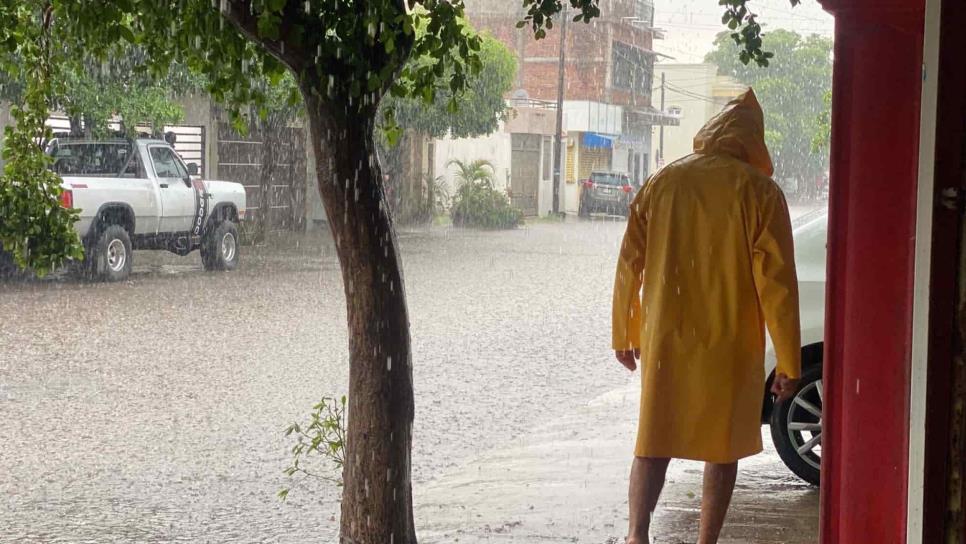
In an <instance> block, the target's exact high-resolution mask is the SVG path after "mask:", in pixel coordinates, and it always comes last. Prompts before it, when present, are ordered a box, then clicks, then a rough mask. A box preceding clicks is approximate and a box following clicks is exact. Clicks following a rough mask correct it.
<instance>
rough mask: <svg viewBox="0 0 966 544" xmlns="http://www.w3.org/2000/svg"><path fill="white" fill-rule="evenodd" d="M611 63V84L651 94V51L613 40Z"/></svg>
mask: <svg viewBox="0 0 966 544" xmlns="http://www.w3.org/2000/svg"><path fill="white" fill-rule="evenodd" d="M611 64H612V65H613V74H614V75H613V77H612V79H611V86H613V87H614V88H615V89H625V90H628V91H631V92H634V93H637V94H643V95H650V94H651V82H652V77H653V76H654V58H653V56H652V55H651V53H649V52H647V51H644V50H643V49H640V48H638V47H633V46H631V45H627V44H625V43H621V42H614V43H613V53H612V54H611Z"/></svg>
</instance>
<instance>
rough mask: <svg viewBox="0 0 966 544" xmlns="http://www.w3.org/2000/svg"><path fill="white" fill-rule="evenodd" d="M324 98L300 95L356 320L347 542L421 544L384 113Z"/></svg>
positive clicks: (310, 88)
mask: <svg viewBox="0 0 966 544" xmlns="http://www.w3.org/2000/svg"><path fill="white" fill-rule="evenodd" d="M324 88H325V87H324V86H322V85H321V84H319V85H314V84H305V83H303V89H302V91H303V96H304V97H305V102H306V114H307V117H308V121H309V129H310V134H311V138H312V148H313V152H314V153H315V157H316V168H317V173H318V180H319V181H318V182H319V192H320V194H321V195H322V202H323V204H324V206H325V211H326V214H327V216H328V218H329V224H330V225H331V228H332V234H333V237H334V239H335V245H336V250H337V253H338V255H339V262H340V264H341V267H342V279H343V282H344V289H345V297H346V305H347V310H348V322H349V364H350V368H349V394H348V396H349V416H348V430H347V444H346V460H345V466H344V468H343V480H344V484H345V487H344V489H343V495H342V521H341V538H342V542H343V543H352V544H414V543H415V542H416V533H415V528H414V524H413V513H412V486H411V480H410V456H411V445H412V422H413V383H412V361H411V356H410V338H409V317H408V313H407V309H406V297H405V292H404V287H403V276H402V268H401V264H400V261H399V256H398V254H397V246H396V236H395V232H394V230H393V227H392V222H391V220H390V215H389V213H388V209H387V207H386V205H385V202H384V199H383V187H382V174H381V170H380V167H379V163H378V160H377V156H376V146H375V142H374V141H373V133H372V130H373V127H374V125H375V117H376V107H375V104H368V105H360V104H359V100H357V99H356V100H349V99H345V100H340V101H336V100H333V101H332V102H325V101H324V100H323V99H321V98H320V96H323V95H322V94H320V93H319V90H320V89H324ZM336 104H337V105H336ZM347 104H350V106H348V107H346V105H347Z"/></svg>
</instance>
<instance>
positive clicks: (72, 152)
mask: <svg viewBox="0 0 966 544" xmlns="http://www.w3.org/2000/svg"><path fill="white" fill-rule="evenodd" d="M132 154H133V151H132V146H131V144H130V143H129V142H57V143H55V144H53V145H52V147H51V149H50V155H51V157H52V158H53V166H52V168H53V170H54V172H57V173H58V174H60V175H62V176H99V177H117V176H120V175H121V173H122V172H121V170H123V169H125V166H126V165H127V164H128V162H129V161H128V159H130V158H131V155H132ZM135 171H137V170H135Z"/></svg>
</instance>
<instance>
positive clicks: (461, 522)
mask: <svg viewBox="0 0 966 544" xmlns="http://www.w3.org/2000/svg"><path fill="white" fill-rule="evenodd" d="M635 378H636V375H635ZM635 381H636V380H635ZM638 395H639V387H638V386H636V385H629V386H626V387H624V388H621V389H619V390H616V391H612V392H610V393H607V394H605V395H602V396H600V397H598V398H595V399H592V400H590V401H589V402H588V401H586V400H581V401H579V402H575V403H574V410H573V411H572V412H571V414H570V415H569V416H568V417H565V418H562V419H560V420H558V421H554V422H551V423H548V424H547V425H545V426H543V427H541V428H538V429H535V430H534V432H533V433H531V434H530V435H528V436H527V437H525V438H522V439H520V440H518V441H516V444H515V445H513V446H512V447H509V448H507V449H503V450H497V451H485V452H482V453H481V455H480V456H479V457H478V458H477V459H475V460H474V461H473V462H470V463H468V464H466V465H465V466H464V467H462V468H461V469H458V470H456V471H454V472H451V473H449V474H446V475H444V476H442V477H440V478H438V479H436V480H435V481H433V482H431V483H429V484H427V485H424V486H420V487H418V488H417V489H415V490H414V491H415V493H416V496H415V501H416V521H417V527H419V528H420V531H419V537H420V541H421V542H424V543H427V544H430V543H444V542H445V543H452V542H460V543H474V542H494V543H501V542H519V543H539V542H591V543H601V544H603V543H622V542H623V535H624V533H625V531H626V528H627V498H626V496H627V475H628V471H629V468H630V462H631V449H632V447H633V440H634V435H635V431H636V425H637V406H638ZM762 431H763V433H764V434H763V439H764V441H765V444H766V450H765V452H764V453H763V454H761V455H758V456H756V457H754V458H752V459H750V460H745V461H743V462H742V463H741V464H740V474H739V475H738V485H737V488H736V489H735V495H734V499H733V503H732V504H733V505H732V508H731V512H730V514H729V516H728V521H727V523H726V527H725V530H724V533H723V535H722V539H721V543H722V544H738V543H758V544H777V543H786V544H814V543H816V542H818V490H817V489H816V488H812V487H809V486H808V485H806V484H805V483H804V482H801V481H800V480H798V479H797V478H795V476H794V475H792V474H791V472H789V471H788V469H786V468H785V466H784V465H782V464H781V460H780V459H779V458H778V456H777V454H776V453H775V451H774V449H773V448H772V447H771V437H770V435H769V433H768V429H767V427H763V428H762ZM702 469H703V466H702V464H701V463H694V462H686V461H674V462H672V464H671V467H670V469H669V471H668V480H667V485H666V486H665V488H664V494H663V495H662V497H661V502H660V503H659V505H658V509H657V512H656V514H655V521H654V526H653V527H652V530H651V536H652V539H653V542H654V543H655V544H678V543H691V542H695V541H696V539H697V534H696V533H697V523H698V513H699V509H700V500H701V477H702Z"/></svg>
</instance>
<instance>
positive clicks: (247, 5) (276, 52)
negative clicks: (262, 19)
mask: <svg viewBox="0 0 966 544" xmlns="http://www.w3.org/2000/svg"><path fill="white" fill-rule="evenodd" d="M296 4H298V3H297V2H286V4H285V8H283V10H282V13H281V23H280V24H279V29H278V34H279V36H281V38H280V39H277V40H272V39H269V38H266V37H264V36H262V35H261V34H260V33H259V32H258V17H257V16H256V15H255V13H254V10H253V8H252V0H228V9H227V10H224V11H222V12H221V15H222V17H224V18H225V19H226V20H227V21H229V22H230V23H232V25H234V26H235V28H237V29H238V31H239V32H241V33H242V34H243V35H244V36H245V37H246V38H248V39H249V40H250V41H252V42H254V43H256V44H259V45H261V46H262V47H263V48H264V49H265V50H266V51H267V52H268V53H269V54H270V55H272V56H273V57H275V58H276V59H278V60H279V61H280V62H281V63H282V64H284V65H285V66H288V67H289V68H290V69H291V70H293V71H294V72H295V73H299V72H300V71H301V70H302V68H304V67H305V64H306V62H307V61H308V59H307V58H306V57H305V56H304V55H302V54H301V53H304V49H303V48H304V44H301V45H295V44H293V43H291V42H290V41H289V40H287V39H286V38H285V37H286V36H293V35H295V31H296V28H299V29H301V31H302V34H303V35H310V34H315V35H319V36H321V35H324V33H325V28H323V27H322V25H321V24H320V21H319V20H315V19H312V18H311V17H306V16H305V15H306V14H305V13H304V12H303V11H302V10H300V9H299V8H298V7H297V6H296Z"/></svg>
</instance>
